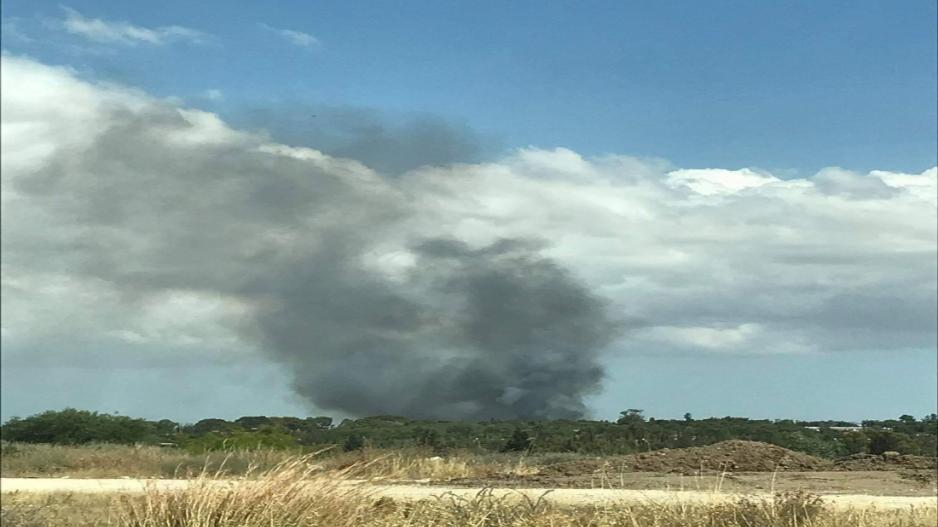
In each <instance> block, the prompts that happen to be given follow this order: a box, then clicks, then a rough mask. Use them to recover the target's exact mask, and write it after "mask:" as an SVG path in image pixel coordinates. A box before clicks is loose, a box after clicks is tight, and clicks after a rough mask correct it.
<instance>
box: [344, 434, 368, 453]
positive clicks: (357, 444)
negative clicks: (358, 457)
mask: <svg viewBox="0 0 938 527" xmlns="http://www.w3.org/2000/svg"><path fill="white" fill-rule="evenodd" d="M364 446H365V438H364V437H362V436H360V435H358V434H349V435H348V437H346V438H345V443H343V444H342V450H344V451H346V452H351V451H353V450H361V449H362V448H364Z"/></svg>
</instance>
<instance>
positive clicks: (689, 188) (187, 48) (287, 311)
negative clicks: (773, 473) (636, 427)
mask: <svg viewBox="0 0 938 527" xmlns="http://www.w3.org/2000/svg"><path fill="white" fill-rule="evenodd" d="M278 7H279V9H278V10H271V9H270V8H269V5H267V4H264V3H260V2H216V1H206V2H197V3H191V2H171V1H170V2H160V3H127V2H106V1H95V2H80V1H73V2H67V3H60V2H42V1H30V2H25V1H16V0H8V1H6V2H4V4H3V9H2V22H3V25H2V48H3V66H2V68H3V70H2V73H3V75H2V81H3V89H2V92H0V93H2V99H3V101H2V104H3V107H2V110H3V112H2V113H3V116H2V119H3V136H2V153H3V166H2V168H3V183H2V184H3V209H2V220H3V223H2V249H3V251H2V262H3V273H2V274H3V276H2V278H3V288H2V300H3V306H2V307H3V310H2V327H3V333H2V342H0V343H2V379H0V380H2V388H0V389H2V403H3V404H2V406H0V417H2V418H3V419H6V418H9V417H11V416H14V415H20V416H22V415H28V414H31V413H35V412H38V411H42V410H46V409H50V408H62V407H65V406H73V407H79V408H87V409H93V410H99V411H106V412H115V411H116V412H119V413H122V414H126V415H136V416H143V417H150V418H162V417H169V418H173V419H177V420H181V421H195V420H198V419H200V418H204V417H229V418H234V417H239V416H242V415H261V414H263V415H313V414H316V415H319V414H326V415H333V416H356V415H367V414H369V413H403V414H408V415H414V416H419V417H455V418H469V419H474V418H488V417H498V418H502V417H515V416H523V417H568V416H573V415H586V416H590V417H595V418H603V419H614V418H615V417H616V415H617V414H618V412H619V411H620V410H623V409H625V408H643V409H644V410H645V411H646V413H647V414H648V415H651V416H656V417H675V418H676V417H680V416H682V415H683V414H684V413H685V412H690V413H692V414H693V415H695V416H699V417H704V416H709V415H713V416H725V415H737V416H748V417H754V418H796V419H821V418H832V419H848V420H860V419H864V418H889V417H896V416H898V415H900V414H905V413H911V414H913V415H919V416H920V415H924V414H927V413H931V412H935V411H936V410H938V402H936V388H938V373H936V371H938V344H936V339H938V336H936V335H938V328H936V324H938V323H936V316H938V307H936V302H938V301H936V289H938V285H936V265H938V249H936V245H938V242H936V236H938V231H936V229H938V227H936V197H938V196H936V193H938V190H936V188H938V187H936V179H938V169H936V165H938V157H936V156H938V124H936V123H938V81H936V79H938V66H936V65H938V45H936V42H938V32H936V27H938V22H936V20H938V10H936V9H938V8H936V4H935V3H934V2H930V1H910V2H904V3H902V4H901V5H898V4H896V3H894V2H823V3H817V2H785V3H780V2H712V3H706V4H704V3H688V2H657V3H654V4H651V3H621V2H591V3H589V4H582V3H575V2H551V3H549V5H548V4H545V3H543V2H511V3H504V2H476V3H473V4H472V7H471V9H470V8H469V7H468V6H467V5H465V4H461V3H456V2H417V1H411V2H399V3H367V4H359V5H354V4H352V3H348V2H281V3H278ZM428 401H432V402H433V404H430V403H428Z"/></svg>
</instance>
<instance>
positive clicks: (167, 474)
mask: <svg viewBox="0 0 938 527" xmlns="http://www.w3.org/2000/svg"><path fill="white" fill-rule="evenodd" d="M320 452H322V454H321V455H320V456H319V458H318V462H317V463H316V465H318V467H319V468H321V469H322V470H326V471H329V470H344V469H346V468H349V467H355V474H354V476H355V477H357V478H362V479H370V478H375V479H389V480H395V479H432V480H435V481H446V480H450V479H455V478H469V477H487V476H493V475H527V474H534V473H536V472H537V468H536V466H534V465H533V464H532V460H531V458H529V457H526V456H519V455H517V454H515V455H475V454H471V453H468V452H454V453H452V454H450V455H447V456H446V457H440V456H436V455H434V453H433V451H432V450H430V449H421V448H411V449H402V450H382V449H368V448H366V449H363V450H359V451H354V452H341V451H338V450H337V449H330V450H328V451H325V452H323V451H321V450H320ZM295 457H296V453H295V452H287V451H279V450H270V449H256V450H235V451H230V452H209V453H202V454H193V453H190V452H187V451H185V450H182V449H176V448H159V447H154V446H139V447H135V446H127V445H110V444H97V445H96V444H92V445H82V446H63V445H41V444H27V443H15V444H10V443H5V444H4V445H3V455H2V456H0V475H2V476H3V477H8V478H12V477H62V476H68V477H71V478H120V477H133V478H174V477H189V476H192V475H195V474H198V473H200V472H203V471H208V472H217V471H221V472H222V473H224V474H226V475H228V476H244V475H247V474H249V473H254V474H257V472H258V471H263V470H267V469H271V468H273V467H276V466H279V465H280V464H281V463H283V462H286V461H289V460H291V459H294V458H295ZM545 459H548V460H549V459H553V458H545Z"/></svg>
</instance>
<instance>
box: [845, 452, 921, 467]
mask: <svg viewBox="0 0 938 527" xmlns="http://www.w3.org/2000/svg"><path fill="white" fill-rule="evenodd" d="M833 468H834V470H930V471H934V470H935V469H936V468H938V464H936V458H933V457H926V456H911V455H886V454H883V455H874V454H854V455H852V456H847V457H842V458H840V459H837V460H835V461H834V467H833Z"/></svg>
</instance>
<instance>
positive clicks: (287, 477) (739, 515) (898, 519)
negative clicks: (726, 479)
mask: <svg viewBox="0 0 938 527" xmlns="http://www.w3.org/2000/svg"><path fill="white" fill-rule="evenodd" d="M319 461H320V460H319V459H314V458H313V457H311V456H305V457H300V458H293V459H290V460H287V461H285V462H283V463H281V464H280V465H279V466H277V467H275V468H273V469H270V470H260V471H258V472H257V473H254V472H252V471H250V470H249V471H248V475H251V476H253V477H251V478H247V479H245V480H242V481H241V482H239V483H236V484H235V483H230V482H226V481H224V480H223V478H222V476H223V475H222V473H220V472H216V473H209V472H203V473H202V474H200V475H199V477H198V478H197V479H195V481H194V482H193V484H192V485H190V486H189V487H188V488H187V489H185V490H180V491H167V490H159V489H157V488H155V487H151V488H149V489H148V490H147V491H146V492H145V493H144V494H143V495H137V496H133V495H128V496H85V497H76V496H71V495H51V496H39V495H15V494H14V495H6V496H4V499H3V507H2V508H3V513H2V514H3V516H2V522H0V523H2V525H4V526H10V527H26V526H34V525H36V526H38V525H48V526H51V527H58V526H65V525H69V526H76V527H83V526H91V525H108V526H114V527H261V526H264V527H270V526H278V527H324V526H330V527H333V526H363V527H404V526H410V527H430V526H466V525H474V526H479V527H496V526H498V527H547V526H551V527H566V526H569V527H574V526H576V527H612V526H627V527H645V526H649V527H651V526H655V527H678V526H682V527H744V526H745V527H795V526H800V527H848V526H849V527H867V526H868V527H874V526H876V527H880V526H882V527H900V526H901V527H917V526H929V527H931V526H934V525H935V524H936V522H938V513H936V510H935V509H934V508H929V509H920V510H905V511H893V512H877V511H874V510H869V509H865V510H852V511H843V510H833V509H830V508H828V507H826V506H825V505H824V504H823V502H822V501H821V499H820V498H818V497H816V496H811V495H806V494H781V495H777V496H776V498H775V499H774V500H769V501H763V500H757V499H753V498H749V499H747V498H738V499H736V500H733V501H731V502H729V503H724V504H720V505H709V506H708V505H690V504H685V505H654V504H645V505H630V506H615V507H613V506H608V507H583V508H560V507H556V506H554V505H552V504H551V503H550V502H549V501H548V500H547V499H544V498H545V497H544V496H542V497H541V498H540V499H530V498H526V497H524V496H522V495H520V494H518V495H515V494H508V495H503V496H498V495H496V494H494V493H493V492H491V491H482V492H480V493H478V494H477V495H475V496H474V497H470V498H466V497H461V496H456V495H443V496H440V497H437V498H434V499H425V500H420V501H416V502H412V501H395V500H391V499H389V498H385V497H378V496H376V495H374V494H372V493H371V492H370V491H369V487H368V486H362V485H357V486H356V485H347V484H345V483H344V482H345V480H347V479H348V478H351V477H353V476H354V475H355V474H356V472H358V473H361V472H367V470H368V469H369V467H366V466H361V465H353V466H350V467H346V468H345V469H341V470H335V471H329V472H323V471H322V470H321V468H320V464H319ZM367 463H371V466H372V467H380V466H381V463H386V465H385V466H384V468H382V469H381V470H388V471H391V470H405V471H406V470H409V465H407V464H406V463H405V464H404V465H399V464H398V463H399V461H388V460H387V459H373V460H371V461H369V462H367ZM547 497H548V498H549V496H547Z"/></svg>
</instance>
